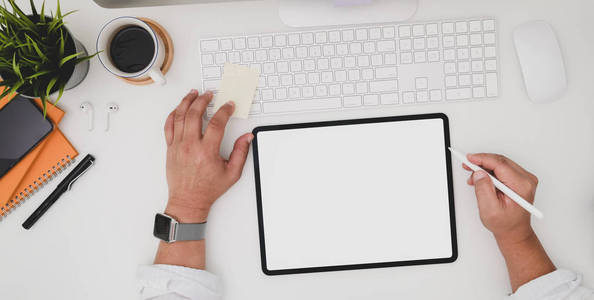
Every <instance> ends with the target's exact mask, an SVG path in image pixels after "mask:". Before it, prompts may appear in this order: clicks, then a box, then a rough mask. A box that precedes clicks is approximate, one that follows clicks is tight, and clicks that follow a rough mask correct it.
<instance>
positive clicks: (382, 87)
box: [369, 80, 398, 93]
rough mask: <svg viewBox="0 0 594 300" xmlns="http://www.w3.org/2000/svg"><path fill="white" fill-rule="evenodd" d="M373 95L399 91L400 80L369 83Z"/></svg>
mask: <svg viewBox="0 0 594 300" xmlns="http://www.w3.org/2000/svg"><path fill="white" fill-rule="evenodd" d="M369 90H370V91H371V92H372V93H384V92H392V91H397V90H398V80H384V81H372V82H370V83H369Z"/></svg>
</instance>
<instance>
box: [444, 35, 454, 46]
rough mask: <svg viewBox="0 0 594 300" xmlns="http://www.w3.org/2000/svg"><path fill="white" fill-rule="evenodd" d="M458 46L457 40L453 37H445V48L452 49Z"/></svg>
mask: <svg viewBox="0 0 594 300" xmlns="http://www.w3.org/2000/svg"><path fill="white" fill-rule="evenodd" d="M455 45H456V39H455V38H454V36H453V35H446V36H444V37H443V47H444V48H452V47H454V46H455Z"/></svg>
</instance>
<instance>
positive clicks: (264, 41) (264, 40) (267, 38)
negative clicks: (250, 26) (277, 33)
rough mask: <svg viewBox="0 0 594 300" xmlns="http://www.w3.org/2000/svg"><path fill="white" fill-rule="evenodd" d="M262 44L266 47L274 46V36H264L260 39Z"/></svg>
mask: <svg viewBox="0 0 594 300" xmlns="http://www.w3.org/2000/svg"><path fill="white" fill-rule="evenodd" d="M260 44H261V46H262V47H264V48H271V47H272V36H270V35H267V36H263V37H262V39H261V40H260Z"/></svg>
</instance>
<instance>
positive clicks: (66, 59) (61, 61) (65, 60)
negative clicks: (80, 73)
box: [60, 52, 82, 67]
mask: <svg viewBox="0 0 594 300" xmlns="http://www.w3.org/2000/svg"><path fill="white" fill-rule="evenodd" d="M80 54H82V52H79V53H74V54H71V55H68V56H66V57H64V58H62V60H60V67H61V66H63V65H64V64H65V63H67V62H68V61H70V60H72V59H75V58H76V57H77V56H79V55H80Z"/></svg>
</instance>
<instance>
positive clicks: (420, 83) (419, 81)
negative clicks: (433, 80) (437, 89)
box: [415, 77, 428, 90]
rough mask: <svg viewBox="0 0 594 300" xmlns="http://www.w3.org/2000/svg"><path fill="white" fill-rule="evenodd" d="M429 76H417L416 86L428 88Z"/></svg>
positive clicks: (422, 88)
mask: <svg viewBox="0 0 594 300" xmlns="http://www.w3.org/2000/svg"><path fill="white" fill-rule="evenodd" d="M427 85H428V84H427V78H426V77H417V78H415V87H416V88H417V90H426V89H427Z"/></svg>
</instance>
